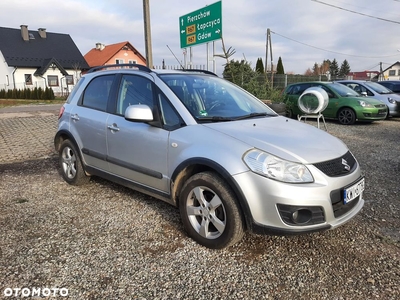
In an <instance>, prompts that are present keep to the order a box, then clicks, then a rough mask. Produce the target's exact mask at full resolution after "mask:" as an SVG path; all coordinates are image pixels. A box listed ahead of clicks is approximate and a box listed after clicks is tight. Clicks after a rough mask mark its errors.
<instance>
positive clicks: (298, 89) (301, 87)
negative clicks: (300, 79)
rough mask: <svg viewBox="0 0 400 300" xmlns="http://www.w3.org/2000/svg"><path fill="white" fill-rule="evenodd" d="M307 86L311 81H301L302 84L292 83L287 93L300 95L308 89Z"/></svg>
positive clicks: (309, 85)
mask: <svg viewBox="0 0 400 300" xmlns="http://www.w3.org/2000/svg"><path fill="white" fill-rule="evenodd" d="M309 87H311V83H302V84H296V85H293V86H292V87H291V89H290V90H288V92H287V93H288V94H289V95H298V96H300V95H301V94H303V92H304V91H305V90H306V89H308V88H309Z"/></svg>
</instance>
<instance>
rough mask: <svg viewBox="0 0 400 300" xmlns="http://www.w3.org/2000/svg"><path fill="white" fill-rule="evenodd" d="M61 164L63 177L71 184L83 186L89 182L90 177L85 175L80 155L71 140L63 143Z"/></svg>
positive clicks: (60, 156)
mask: <svg viewBox="0 0 400 300" xmlns="http://www.w3.org/2000/svg"><path fill="white" fill-rule="evenodd" d="M59 164H60V168H61V175H62V177H63V178H64V180H65V181H66V182H68V183H69V184H72V185H83V184H85V183H87V182H89V180H90V177H89V176H87V175H86V174H85V171H84V170H83V166H82V161H81V158H80V157H79V153H78V151H77V150H76V147H75V145H74V144H73V143H72V142H71V141H70V140H65V141H63V142H62V144H61V146H60V151H59Z"/></svg>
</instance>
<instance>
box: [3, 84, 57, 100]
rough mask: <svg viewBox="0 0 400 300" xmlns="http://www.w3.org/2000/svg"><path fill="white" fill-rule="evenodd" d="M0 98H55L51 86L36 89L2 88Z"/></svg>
mask: <svg viewBox="0 0 400 300" xmlns="http://www.w3.org/2000/svg"><path fill="white" fill-rule="evenodd" d="M0 99H28V100H54V99H55V96H54V92H53V90H52V89H51V88H48V87H46V88H45V89H42V88H41V87H39V88H37V87H35V88H34V89H23V90H20V89H18V90H17V89H12V90H7V91H6V90H4V89H2V90H0Z"/></svg>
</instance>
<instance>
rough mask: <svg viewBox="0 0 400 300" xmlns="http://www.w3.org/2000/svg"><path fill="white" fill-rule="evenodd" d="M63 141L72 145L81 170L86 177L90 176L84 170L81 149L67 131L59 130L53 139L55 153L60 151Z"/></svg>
mask: <svg viewBox="0 0 400 300" xmlns="http://www.w3.org/2000/svg"><path fill="white" fill-rule="evenodd" d="M65 140H70V141H71V143H73V144H74V146H75V148H76V150H77V151H78V155H79V158H80V160H81V162H82V168H83V170H84V171H85V173H86V175H88V176H90V174H89V173H88V172H87V170H86V165H85V163H84V160H83V155H82V152H81V149H80V148H79V147H78V143H77V142H76V140H75V138H74V137H73V135H72V134H71V133H70V132H69V131H67V130H60V131H58V132H57V133H56V136H55V137H54V148H55V150H56V152H59V151H60V147H61V144H62V143H63V142H64V141H65Z"/></svg>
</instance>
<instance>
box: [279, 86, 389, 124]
mask: <svg viewBox="0 0 400 300" xmlns="http://www.w3.org/2000/svg"><path fill="white" fill-rule="evenodd" d="M310 87H320V88H322V89H323V90H325V92H326V93H327V94H328V96H329V103H328V106H327V107H326V109H325V110H323V111H322V114H323V116H324V117H325V118H332V119H337V120H338V121H339V123H340V124H343V125H351V124H354V123H355V122H356V121H364V122H373V121H379V120H384V119H385V118H386V116H387V114H388V108H387V106H386V105H385V104H384V103H382V102H381V101H379V100H376V99H373V98H365V97H362V96H361V95H360V94H358V93H357V92H355V91H354V90H352V89H351V88H349V87H347V86H344V85H342V84H340V83H334V82H322V81H315V82H300V83H293V84H290V85H288V86H287V87H286V88H285V90H284V95H285V96H286V101H287V102H286V107H287V114H288V117H293V118H296V117H297V116H298V115H303V114H304V113H303V112H302V111H301V110H300V108H299V106H298V100H299V98H300V96H301V95H302V93H303V92H304V91H305V90H306V89H308V88H310Z"/></svg>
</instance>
